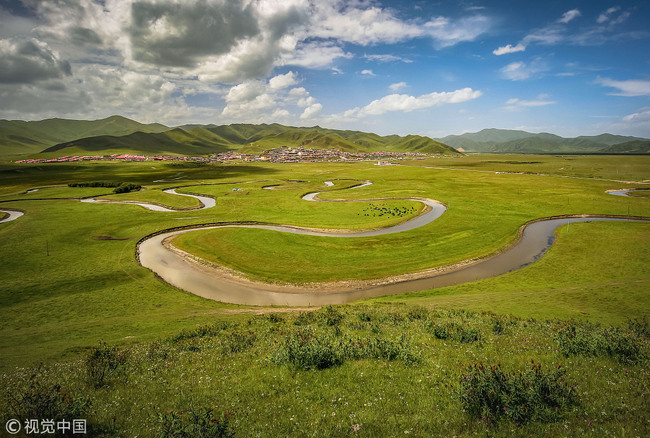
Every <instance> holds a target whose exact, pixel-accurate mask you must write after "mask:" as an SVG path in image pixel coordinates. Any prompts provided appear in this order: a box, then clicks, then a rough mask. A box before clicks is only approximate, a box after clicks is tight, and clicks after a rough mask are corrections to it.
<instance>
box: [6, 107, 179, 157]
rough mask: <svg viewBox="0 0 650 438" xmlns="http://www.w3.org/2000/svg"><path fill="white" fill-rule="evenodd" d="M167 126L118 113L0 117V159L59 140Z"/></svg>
mask: <svg viewBox="0 0 650 438" xmlns="http://www.w3.org/2000/svg"><path fill="white" fill-rule="evenodd" d="M168 129H169V128H168V127H167V126H164V125H161V124H158V123H152V124H148V125H145V124H142V123H138V122H136V121H134V120H130V119H127V118H125V117H121V116H111V117H108V118H106V119H101V120H66V119H47V120H41V121H36V122H25V121H22V120H0V158H11V157H12V156H18V155H28V154H34V153H38V152H41V151H42V150H44V149H46V148H48V147H50V146H54V145H56V144H59V143H65V142H69V141H72V140H76V139H80V138H86V137H94V136H102V135H103V136H123V135H128V134H132V133H134V132H137V131H141V132H147V133H149V132H153V133H156V132H164V131H167V130H168Z"/></svg>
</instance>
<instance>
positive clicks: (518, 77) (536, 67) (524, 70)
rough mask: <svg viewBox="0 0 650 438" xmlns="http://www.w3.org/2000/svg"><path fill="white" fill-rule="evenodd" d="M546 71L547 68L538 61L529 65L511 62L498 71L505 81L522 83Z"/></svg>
mask: <svg viewBox="0 0 650 438" xmlns="http://www.w3.org/2000/svg"><path fill="white" fill-rule="evenodd" d="M547 70H548V67H547V66H546V65H545V64H544V63H543V62H542V61H540V60H538V59H536V60H533V61H532V62H530V63H528V64H527V63H525V62H522V61H519V62H513V63H510V64H508V65H506V66H505V67H503V68H501V70H499V71H500V72H501V75H502V76H503V77H504V78H505V79H510V80H511V81H522V80H525V79H530V78H532V77H535V76H538V75H539V74H540V73H543V72H545V71H547Z"/></svg>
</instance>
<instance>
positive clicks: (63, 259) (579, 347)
mask: <svg viewBox="0 0 650 438" xmlns="http://www.w3.org/2000/svg"><path fill="white" fill-rule="evenodd" d="M473 170H474V171H473ZM476 170H478V171H476ZM538 174H540V175H538ZM366 180H369V181H372V183H373V184H372V185H369V186H366V187H362V188H355V189H349V188H350V187H352V186H354V185H356V184H359V183H360V182H362V181H366ZM648 180H650V159H649V158H648V157H618V156H584V157H583V156H533V155H526V156H523V155H469V156H465V157H461V158H440V159H430V160H422V161H409V162H404V163H403V165H400V166H386V167H384V166H375V165H373V163H306V164H273V163H257V162H256V163H237V164H223V165H201V166H187V165H179V164H174V163H163V162H154V163H118V162H97V163H65V164H63V163H61V164H41V165H17V164H12V163H4V164H1V165H0V209H13V210H21V211H23V212H25V215H24V216H22V217H20V218H19V219H17V220H15V221H12V222H8V223H3V224H0V279H1V281H0V309H1V316H2V317H1V318H0V333H1V336H0V372H2V373H3V374H2V375H0V382H1V383H0V384H1V385H2V387H3V388H7V389H6V390H5V391H4V392H5V394H4V397H3V399H2V400H1V401H0V413H1V414H2V415H1V417H2V420H3V423H4V421H6V419H8V418H16V417H17V416H18V417H21V418H28V417H29V415H36V414H37V413H42V411H38V410H31V411H30V410H25V409H27V408H29V407H30V406H32V405H33V406H32V407H34V409H37V407H38V406H40V405H38V403H37V401H33V400H32V401H33V404H30V403H31V402H32V401H30V400H31V399H27V398H25V397H27V396H28V395H29V394H32V395H34V397H36V398H38V397H41V398H42V399H44V400H50V401H51V403H53V404H55V405H56V406H58V408H59V411H57V415H59V414H60V415H68V416H69V415H79V417H77V418H87V419H88V421H89V424H90V426H91V430H92V431H93V434H94V435H97V436H116V435H118V436H134V435H141V436H199V434H201V433H202V434H208V435H209V434H212V435H210V436H231V435H234V436H251V435H262V436H269V435H270V436H305V435H308V436H357V435H358V436H396V435H398V434H399V435H404V434H405V435H409V434H412V435H414V436H450V435H457V436H469V435H475V434H478V435H484V436H494V435H498V436H513V435H514V436H531V435H541V434H543V435H552V436H556V435H557V436H575V435H582V434H588V435H594V436H603V435H607V434H614V435H623V434H625V435H631V436H644V435H647V434H648V432H649V431H650V425H649V423H648V421H649V420H648V418H647V413H648V411H649V408H650V406H648V402H647V393H648V389H649V387H650V379H649V378H648V373H647V367H648V359H649V357H650V356H649V354H650V349H649V345H648V335H649V330H650V329H648V326H647V322H644V321H645V319H644V318H647V317H648V316H650V295H649V294H648V292H647V291H648V290H650V274H649V272H648V269H647V266H648V263H649V262H650V223H611V222H604V223H580V224H572V225H570V226H569V227H566V226H565V227H561V228H560V229H558V231H557V232H556V243H555V244H554V245H553V247H551V249H550V250H549V251H548V252H547V253H546V254H545V255H544V256H543V257H542V258H541V259H540V260H539V261H537V262H536V263H534V264H532V265H529V266H527V267H525V268H523V269H520V270H518V271H514V272H511V273H508V274H505V275H503V276H500V277H495V278H491V279H486V280H481V281H478V282H473V283H466V284H461V285H457V286H452V287H447V288H440V289H433V290H427V291H420V292H415V293H411V294H406V295H401V296H389V297H379V298H374V299H371V300H366V301H364V302H358V303H352V304H349V305H344V306H336V307H327V308H321V309H311V311H306V309H297V310H300V311H296V309H284V308H256V307H251V306H249V307H246V306H236V305H231V304H227V303H218V302H214V301H210V300H205V299H202V298H199V297H196V296H194V295H192V294H189V293H187V292H184V291H182V290H179V289H176V288H174V287H172V286H170V285H169V284H167V283H165V282H163V281H161V280H160V279H158V278H156V276H155V275H154V274H153V273H152V272H151V271H149V270H147V269H145V268H143V267H142V266H140V265H139V264H138V263H137V261H136V260H135V250H136V244H137V242H138V241H139V240H140V239H141V238H143V237H144V236H146V235H148V234H151V233H154V232H156V231H159V230H162V229H166V228H173V227H178V226H185V225H193V224H204V223H216V222H237V221H249V222H250V221H254V222H264V223H276V224H287V225H296V226H305V227H312V228H327V229H340V230H362V229H374V228H383V227H388V226H391V225H395V224H397V223H400V222H402V221H404V220H407V219H409V218H412V217H414V216H416V215H418V214H419V213H420V212H421V209H422V207H421V204H419V203H417V202H413V201H408V200H404V199H403V198H431V199H435V200H438V201H440V202H442V203H444V204H445V205H446V206H447V207H448V209H447V211H446V212H445V213H444V215H443V216H442V217H441V218H439V219H438V220H436V221H434V222H432V223H430V224H428V225H426V226H424V227H421V228H418V229H414V230H411V231H408V232H404V233H398V234H393V235H385V236H377V237H372V238H324V237H315V236H300V235H290V234H284V233H277V232H272V231H267V230H255V229H220V230H209V231H208V230H202V231H196V232H191V233H187V234H184V235H182V236H181V237H179V238H177V239H175V240H174V245H176V246H178V247H179V248H182V249H184V250H186V251H188V252H191V253H193V254H195V255H198V256H200V257H203V258H205V259H207V260H210V261H213V262H216V263H219V264H222V265H224V266H227V267H230V268H232V269H235V270H238V271H240V272H241V273H242V275H244V276H247V277H250V278H252V279H256V280H263V281H271V282H280V283H298V284H300V283H306V282H321V281H332V280H345V279H376V278H382V277H385V276H389V275H397V274H403V273H409V272H416V271H419V270H423V269H428V268H435V267H442V266H446V265H449V264H453V263H457V262H461V261H463V260H467V259H473V258H481V257H486V256H489V255H491V254H495V253H497V252H498V251H500V250H502V249H504V248H505V247H507V246H508V245H510V244H512V243H513V242H514V241H515V240H516V239H517V235H518V232H519V229H520V227H522V226H523V225H524V224H526V223H527V222H529V221H531V220H534V219H537V218H540V217H549V216H558V215H565V214H606V215H623V216H635V217H646V218H647V217H650V202H649V200H648V198H647V196H646V197H644V196H631V197H619V196H612V195H609V194H607V193H606V190H609V189H621V188H646V187H647V183H648ZM91 181H111V182H125V183H134V184H140V185H142V186H143V187H144V190H141V191H139V192H132V193H126V194H112V190H111V189H107V188H76V187H67V184H68V183H73V182H91ZM325 181H333V182H334V186H332V187H325V184H324V182H325ZM265 186H275V187H274V189H272V190H268V189H265V188H264V187H265ZM173 187H179V188H178V189H177V191H178V192H179V193H193V194H202V195H207V196H211V197H214V198H215V199H216V207H214V208H211V209H205V210H191V208H195V207H198V201H196V200H195V199H193V198H189V197H183V196H174V195H170V194H166V193H163V190H164V189H167V188H173ZM36 188H38V191H31V192H29V193H27V192H28V191H30V190H32V189H36ZM233 189H234V190H233ZM314 191H322V193H321V195H320V198H321V199H322V200H327V201H342V200H349V201H358V202H308V201H305V200H302V199H301V197H302V196H303V195H304V194H306V193H309V192H314ZM637 193H643V192H637ZM89 196H98V197H102V198H103V199H107V200H114V201H130V202H133V201H138V202H150V203H155V204H160V205H166V206H169V207H173V208H176V209H179V210H178V211H174V212H155V211H149V210H146V209H144V208H142V207H139V206H136V205H126V204H112V203H94V204H93V203H81V202H79V201H78V199H74V198H83V197H89ZM382 198H392V199H382ZM370 199H372V200H370ZM387 211H390V212H399V214H397V213H390V214H389V213H386V212H387ZM1 218H2V213H0V219H1ZM100 342H101V343H103V342H105V343H106V344H105V345H104V344H100ZM98 345H99V346H100V347H99V348H98ZM118 353H119V354H118ZM531 361H533V362H534V364H537V365H539V367H537V365H534V366H531ZM39 363H40V364H41V365H40V366H39ZM560 363H561V364H562V365H561V366H559V364H560ZM497 364H501V365H500V366H499V367H497ZM481 367H483V368H481ZM557 370H561V371H557ZM517 376H519V377H517ZM499 379H501V380H499ZM499 382H501V383H499ZM503 382H509V383H508V384H507V385H505V386H503V385H502V383H503ZM473 385H475V386H473ZM499 385H501V386H499ZM486 387H490V388H493V393H494V394H501V395H502V396H503V397H502V398H500V399H498V400H497V399H494V398H489V397H488V398H487V399H486V397H485V396H484V394H483V393H481V389H480V388H486ZM57 388H58V389H57ZM508 388H509V389H508ZM517 388H520V389H521V388H523V389H522V392H521V393H519V392H517V391H516V390H517ZM533 388H538V389H539V388H547V389H548V391H546V392H544V391H542V390H541V389H540V391H542V393H543V394H542V395H539V394H538V395H536V396H534V397H533V396H531V397H532V399H528V398H526V397H529V396H530V394H533V395H534V394H537V393H535V391H533ZM64 390H65V391H64ZM522 394H523V395H522ZM526 394H528V395H526ZM57 397H58V398H57ZM497 398H498V397H497ZM488 399H489V400H488ZM16 400H18V401H19V403H18V402H16ZM486 400H488V401H486ZM508 400H510V401H508ZM513 400H518V401H517V402H516V403H515V402H513ZM495 406H496V408H495ZM503 408H506V410H504V409H503ZM21 409H23V410H21ZM53 415H54V414H53ZM217 420H218V421H217ZM197 425H199V426H197ZM201 425H203V426H201ZM197 427H198V428H199V429H197ZM201 427H203V429H200V428H201ZM217 429H218V430H217ZM184 434H185V435H184ZM219 434H221V435H219ZM229 434H230V435H229Z"/></svg>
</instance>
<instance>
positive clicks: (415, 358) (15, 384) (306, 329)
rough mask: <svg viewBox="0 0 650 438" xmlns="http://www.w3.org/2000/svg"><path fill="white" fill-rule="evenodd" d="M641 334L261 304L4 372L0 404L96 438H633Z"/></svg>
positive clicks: (641, 393) (387, 309) (634, 325)
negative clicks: (231, 317)
mask: <svg viewBox="0 0 650 438" xmlns="http://www.w3.org/2000/svg"><path fill="white" fill-rule="evenodd" d="M649 334H650V333H649V327H648V325H647V323H646V322H644V321H630V323H629V325H628V327H626V328H625V329H619V328H606V327H598V326H593V325H589V324H585V323H575V322H571V321H558V320H555V321H539V320H534V319H521V318H516V317H513V316H503V315H496V314H491V313H473V312H466V311H439V310H431V309H430V308H426V307H422V306H408V305H399V304H392V305H382V304H376V305H355V306H344V307H325V308H322V309H320V310H316V311H312V312H299V313H267V314H260V315H254V316H246V317H245V318H242V319H241V321H239V322H223V321H221V322H216V323H212V324H208V325H203V326H200V327H198V328H195V329H192V330H185V331H182V332H179V333H176V334H174V335H172V336H170V337H168V338H166V339H161V340H159V341H157V342H154V343H144V344H139V345H137V346H134V347H131V348H117V347H115V346H111V345H106V344H100V345H99V346H98V347H95V348H94V349H93V350H91V351H89V352H88V353H87V354H86V355H85V357H84V358H83V359H80V360H77V361H69V362H62V363H58V364H55V365H51V366H44V367H41V368H38V369H36V370H20V371H17V372H15V373H11V374H5V375H3V376H2V377H0V383H1V384H2V386H3V387H4V388H5V389H6V390H5V397H4V399H3V400H2V404H1V405H0V406H2V408H1V410H0V412H2V417H3V418H2V420H3V423H4V421H6V419H7V418H20V419H24V418H41V417H43V416H44V415H49V416H52V417H54V418H57V419H58V418H62V417H66V418H85V419H87V421H88V428H89V431H90V432H91V433H92V434H93V435H94V436H136V435H138V436H162V437H178V436H257V435H262V436H398V435H404V434H407V435H408V434H412V435H415V436H450V435H463V436H465V435H473V434H475V433H478V434H481V435H485V436H492V435H499V436H512V435H513V434H514V435H521V436H539V435H542V434H543V435H548V434H554V435H582V434H589V435H591V434H593V435H599V436H600V435H607V434H609V433H613V434H625V435H628V436H642V435H645V434H646V433H647V432H648V431H649V430H650V429H649V427H648V419H647V418H646V417H647V413H648V408H650V406H649V405H648V401H647V392H648V390H650V380H649V379H648V377H647V366H648V358H649V356H648V355H649V354H650V339H648V335H649ZM605 388H606V389H605Z"/></svg>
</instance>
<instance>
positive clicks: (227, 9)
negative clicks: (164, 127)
mask: <svg viewBox="0 0 650 438" xmlns="http://www.w3.org/2000/svg"><path fill="white" fill-rule="evenodd" d="M131 14H132V19H131V25H130V27H129V34H130V37H131V45H132V48H133V57H134V59H136V60H138V61H142V62H146V63H149V64H155V65H161V66H172V67H194V66H196V64H197V62H199V60H200V59H201V58H202V57H204V56H209V55H220V54H224V53H228V52H230V50H231V49H233V48H234V47H235V46H236V45H237V44H238V42H239V41H242V40H245V39H248V38H252V37H255V36H257V35H259V34H260V29H259V27H258V23H257V20H256V18H255V16H254V10H253V7H252V6H251V5H250V4H248V5H245V4H241V3H238V2H223V3H208V2H198V3H194V4H192V3H172V2H159V3H153V2H152V3H149V2H146V3H145V2H134V3H133V5H132V9H131Z"/></svg>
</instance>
